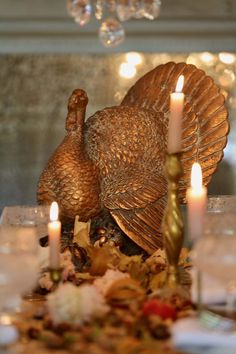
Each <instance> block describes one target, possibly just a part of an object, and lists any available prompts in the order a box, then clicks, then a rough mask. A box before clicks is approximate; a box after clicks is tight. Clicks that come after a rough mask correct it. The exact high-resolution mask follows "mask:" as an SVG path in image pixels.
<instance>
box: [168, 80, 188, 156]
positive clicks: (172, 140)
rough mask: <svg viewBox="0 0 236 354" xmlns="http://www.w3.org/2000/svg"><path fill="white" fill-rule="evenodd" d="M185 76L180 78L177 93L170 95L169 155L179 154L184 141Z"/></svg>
mask: <svg viewBox="0 0 236 354" xmlns="http://www.w3.org/2000/svg"><path fill="white" fill-rule="evenodd" d="M183 86H184V76H183V75H180V77H179V78H178V81H177V84H176V89H175V92H173V93H171V94H170V117H169V127H168V142H167V151H168V153H169V154H173V153H176V152H179V151H180V150H181V140H182V118H183V108H184V93H183V92H182V89H183Z"/></svg>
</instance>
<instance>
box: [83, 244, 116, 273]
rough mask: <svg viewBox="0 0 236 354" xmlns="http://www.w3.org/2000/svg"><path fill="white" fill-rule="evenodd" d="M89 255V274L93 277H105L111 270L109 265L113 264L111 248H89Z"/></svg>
mask: <svg viewBox="0 0 236 354" xmlns="http://www.w3.org/2000/svg"><path fill="white" fill-rule="evenodd" d="M87 252H88V255H89V257H90V262H91V265H90V268H89V273H90V274H91V275H103V274H104V273H105V272H106V270H107V269H108V268H109V264H110V263H111V262H112V259H113V255H112V253H111V251H110V248H109V247H102V248H96V247H92V246H90V247H89V248H87Z"/></svg>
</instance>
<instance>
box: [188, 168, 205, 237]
mask: <svg viewBox="0 0 236 354" xmlns="http://www.w3.org/2000/svg"><path fill="white" fill-rule="evenodd" d="M206 203H207V189H206V187H204V186H203V185H202V170H201V166H200V165H199V163H197V162H195V163H194V164H193V166H192V170H191V187H190V188H188V190H187V204H188V234H189V238H190V239H192V240H196V239H197V238H199V237H201V236H202V232H203V219H204V214H205V211H206Z"/></svg>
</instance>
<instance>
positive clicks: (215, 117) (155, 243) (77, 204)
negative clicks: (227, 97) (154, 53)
mask: <svg viewBox="0 0 236 354" xmlns="http://www.w3.org/2000/svg"><path fill="white" fill-rule="evenodd" d="M181 74H183V75H184V76H185V78H186V84H185V86H184V92H185V96H186V100H185V103H184V116H183V126H182V128H183V129H182V132H183V134H182V154H181V163H182V166H183V170H184V174H183V176H182V177H181V178H180V181H179V196H180V198H181V200H184V198H185V194H186V189H187V187H188V181H189V180H190V172H191V165H192V163H193V162H194V161H195V160H196V158H197V157H198V160H201V159H202V160H204V162H203V167H204V168H203V182H204V184H205V185H207V184H208V183H209V182H210V180H211V176H212V174H213V172H214V171H215V169H216V167H217V164H218V163H219V161H220V160H221V159H222V156H223V148H224V147H225V145H226V141H227V138H226V135H227V133H228V126H229V125H228V120H227V110H226V108H225V105H224V97H223V95H222V94H221V93H220V92H219V88H218V87H217V86H216V85H215V84H214V82H213V80H212V79H211V78H210V77H209V76H207V75H206V74H205V73H204V72H203V71H202V70H199V69H198V68H196V67H195V66H194V65H189V64H186V63H177V64H176V63H173V62H169V63H167V64H163V65H160V66H158V67H157V68H155V69H153V70H152V71H150V72H149V73H147V74H146V75H144V76H143V77H141V78H140V79H139V80H138V81H137V82H136V83H135V84H134V86H133V87H131V88H130V90H129V91H128V93H127V94H126V96H125V97H124V99H123V101H122V102H121V105H120V106H115V107H109V108H104V109H103V110H101V111H98V112H96V113H95V114H94V115H93V116H92V117H90V118H88V119H87V120H86V121H85V114H86V106H87V103H88V98H87V95H86V93H85V92H84V91H83V90H80V89H77V90H75V91H74V92H73V93H72V95H71V97H70V99H69V103H68V115H67V118H66V136H65V138H64V140H63V141H62V143H61V144H60V145H59V146H58V148H57V149H56V151H55V152H54V154H53V155H52V156H51V158H50V159H49V162H48V164H47V166H46V167H45V169H44V171H43V173H42V175H41V177H40V180H39V184H38V202H39V203H40V204H50V203H51V202H52V201H53V200H57V201H58V203H59V207H60V211H61V221H62V224H63V225H65V224H69V223H73V222H74V219H75V216H77V215H78V216H79V220H80V221H83V222H86V221H88V220H89V219H91V218H94V217H99V215H101V214H102V213H103V212H105V213H107V214H109V215H111V217H112V218H113V220H114V222H115V223H116V224H117V225H118V226H119V228H120V229H121V230H122V231H123V232H124V233H125V235H127V237H128V238H130V239H131V240H133V241H134V242H135V243H136V244H137V245H138V246H140V247H141V248H142V249H143V250H145V251H146V252H147V253H149V254H152V253H153V252H155V251H156V250H157V249H158V248H160V247H163V237H162V230H161V223H162V218H163V213H164V209H165V206H166V199H167V179H166V176H165V172H164V164H165V151H166V147H167V126H168V118H169V97H170V93H171V92H172V91H173V90H174V88H175V85H176V81H177V79H178V77H179V76H180V75H181ZM209 116H210V119H208V117H209ZM212 131H214V134H211V132H212ZM206 133H207V134H206ZM205 136H207V140H206V139H205V138H204V137H205ZM208 147H209V148H208ZM209 165H210V168H208V166H209Z"/></svg>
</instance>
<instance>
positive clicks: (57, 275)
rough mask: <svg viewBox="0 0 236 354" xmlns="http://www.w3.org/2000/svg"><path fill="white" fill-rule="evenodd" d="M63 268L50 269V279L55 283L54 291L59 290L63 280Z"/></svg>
mask: <svg viewBox="0 0 236 354" xmlns="http://www.w3.org/2000/svg"><path fill="white" fill-rule="evenodd" d="M62 270H63V269H62V268H57V269H56V268H49V273H50V279H51V281H52V282H53V289H55V288H57V287H58V285H59V283H60V282H61V280H62Z"/></svg>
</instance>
